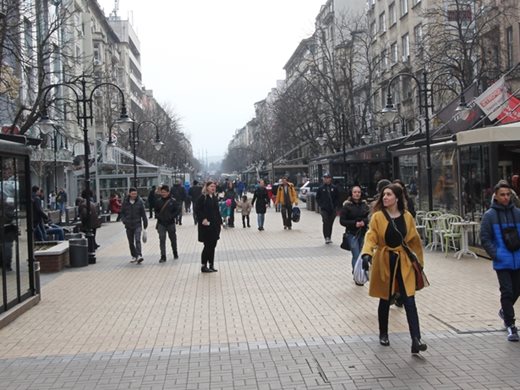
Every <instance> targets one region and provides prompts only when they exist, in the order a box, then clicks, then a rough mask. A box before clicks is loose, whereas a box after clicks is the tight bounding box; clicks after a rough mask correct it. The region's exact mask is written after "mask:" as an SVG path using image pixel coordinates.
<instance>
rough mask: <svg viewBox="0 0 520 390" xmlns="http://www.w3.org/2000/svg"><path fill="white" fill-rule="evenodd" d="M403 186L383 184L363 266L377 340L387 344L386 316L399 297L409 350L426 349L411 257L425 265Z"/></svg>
mask: <svg viewBox="0 0 520 390" xmlns="http://www.w3.org/2000/svg"><path fill="white" fill-rule="evenodd" d="M405 201H406V200H405V198H404V194H403V190H402V188H401V186H400V185H398V184H389V185H387V186H386V187H384V189H383V192H382V194H381V196H380V197H379V198H378V199H377V202H376V204H375V205H374V210H373V211H374V213H373V215H372V218H371V220H370V225H369V229H368V232H367V234H366V235H365V244H364V245H363V249H362V250H361V253H362V259H363V268H364V269H365V270H368V269H369V264H370V263H372V267H370V268H371V270H370V285H369V295H370V296H372V297H375V298H379V308H378V312H377V314H378V319H379V342H380V344H381V345H383V346H388V345H390V341H389V339H388V316H389V314H390V305H391V302H392V301H393V300H394V299H395V298H396V296H397V295H399V296H400V297H401V298H402V301H403V304H404V307H405V310H406V318H407V320H408V327H409V330H410V336H411V338H412V348H411V351H412V353H419V352H420V351H426V348H427V347H426V344H424V343H423V342H422V341H421V331H420V326H419V315H418V313H417V307H416V305H415V282H416V280H415V272H414V267H413V264H412V261H414V257H415V258H416V259H415V260H416V261H419V263H420V264H421V265H424V259H423V248H422V245H421V238H420V236H419V233H418V232H417V229H416V227H415V221H414V218H413V217H412V215H411V214H410V213H409V212H408V211H407V210H406V206H405Z"/></svg>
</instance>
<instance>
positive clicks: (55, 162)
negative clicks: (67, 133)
mask: <svg viewBox="0 0 520 390" xmlns="http://www.w3.org/2000/svg"><path fill="white" fill-rule="evenodd" d="M57 153H58V131H57V130H56V129H54V196H57V195H58V158H57Z"/></svg>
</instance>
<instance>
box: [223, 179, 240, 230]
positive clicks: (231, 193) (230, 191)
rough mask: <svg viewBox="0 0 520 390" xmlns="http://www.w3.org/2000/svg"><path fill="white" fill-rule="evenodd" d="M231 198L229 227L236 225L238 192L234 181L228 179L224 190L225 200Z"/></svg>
mask: <svg viewBox="0 0 520 390" xmlns="http://www.w3.org/2000/svg"><path fill="white" fill-rule="evenodd" d="M228 199H229V200H231V205H230V207H231V208H230V210H229V218H228V227H230V228H234V227H235V209H236V208H237V200H238V194H237V193H236V191H235V186H234V184H233V182H231V181H228V182H227V187H226V190H225V192H224V200H228Z"/></svg>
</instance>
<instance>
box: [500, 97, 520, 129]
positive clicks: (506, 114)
mask: <svg viewBox="0 0 520 390" xmlns="http://www.w3.org/2000/svg"><path fill="white" fill-rule="evenodd" d="M497 119H498V121H499V122H500V124H503V125H504V124H506V123H513V122H520V99H518V98H516V97H515V96H513V95H511V94H509V99H508V100H507V106H506V108H504V109H503V110H502V111H501V112H500V114H498V116H497Z"/></svg>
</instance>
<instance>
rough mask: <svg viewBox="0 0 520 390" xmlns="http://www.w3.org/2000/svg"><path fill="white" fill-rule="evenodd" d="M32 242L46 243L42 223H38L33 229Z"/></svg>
mask: <svg viewBox="0 0 520 390" xmlns="http://www.w3.org/2000/svg"><path fill="white" fill-rule="evenodd" d="M33 232H34V241H47V234H46V233H45V227H44V226H43V223H39V224H38V225H36V226H35V227H34V228H33Z"/></svg>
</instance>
